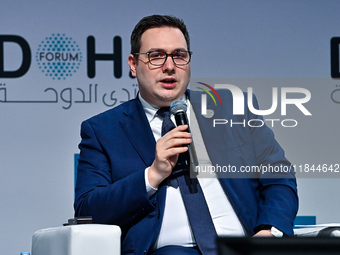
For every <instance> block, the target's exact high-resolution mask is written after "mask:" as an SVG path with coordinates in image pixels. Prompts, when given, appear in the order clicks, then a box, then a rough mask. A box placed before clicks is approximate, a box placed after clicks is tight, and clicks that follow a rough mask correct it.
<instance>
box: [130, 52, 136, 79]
mask: <svg viewBox="0 0 340 255" xmlns="http://www.w3.org/2000/svg"><path fill="white" fill-rule="evenodd" d="M128 63H129V66H130V70H131V74H132V76H133V77H136V76H137V73H136V65H137V60H136V58H135V56H134V55H132V54H130V55H129V58H128Z"/></svg>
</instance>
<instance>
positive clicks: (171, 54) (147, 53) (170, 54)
mask: <svg viewBox="0 0 340 255" xmlns="http://www.w3.org/2000/svg"><path fill="white" fill-rule="evenodd" d="M154 52H161V53H164V54H165V59H164V62H163V64H161V65H156V64H152V62H151V60H150V54H151V53H154ZM176 52H187V53H189V60H188V62H187V63H185V64H176V62H175V60H174V54H175V53H169V54H168V53H166V52H164V51H162V50H153V51H148V52H138V53H133V55H141V54H146V55H148V59H149V63H150V64H151V65H153V66H163V65H164V64H165V62H166V61H167V60H168V56H171V59H172V62H173V63H174V64H175V65H176V66H186V65H188V64H189V63H190V61H191V55H192V54H193V52H192V51H189V50H178V51H176Z"/></svg>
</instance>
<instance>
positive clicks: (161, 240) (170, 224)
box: [139, 94, 245, 249]
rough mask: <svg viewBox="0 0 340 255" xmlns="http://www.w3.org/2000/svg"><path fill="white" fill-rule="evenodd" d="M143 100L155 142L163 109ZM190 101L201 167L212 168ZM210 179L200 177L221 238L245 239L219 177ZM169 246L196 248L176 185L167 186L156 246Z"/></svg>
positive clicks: (150, 191)
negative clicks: (242, 237)
mask: <svg viewBox="0 0 340 255" xmlns="http://www.w3.org/2000/svg"><path fill="white" fill-rule="evenodd" d="M139 99H140V101H141V103H142V106H143V108H144V111H145V114H146V116H147V119H148V120H149V123H150V127H151V130H152V133H153V135H154V137H155V140H156V141H157V140H158V139H159V138H160V137H161V129H162V119H161V118H160V117H158V116H157V114H156V112H157V110H158V109H159V107H156V106H153V105H151V104H149V103H148V102H146V101H145V100H144V99H143V98H142V97H141V96H140V94H139ZM182 99H183V100H186V99H185V96H183V98H182ZM186 101H187V105H188V111H187V116H188V120H189V122H190V129H191V132H192V137H193V140H194V144H195V149H196V153H197V157H198V161H199V165H207V166H208V165H211V162H210V159H209V156H208V153H207V152H206V149H205V146H204V143H203V139H202V136H201V133H200V131H199V126H198V124H197V120H196V117H195V116H194V115H195V114H194V112H193V111H190V110H189V109H191V107H190V102H189V100H186ZM190 116H191V118H190ZM171 118H172V120H173V121H174V118H173V116H171ZM174 123H175V122H174ZM148 170H149V168H146V169H145V184H146V189H147V192H148V194H149V196H152V195H153V194H154V193H156V192H157V189H156V188H153V187H151V185H150V183H149V181H148ZM209 177H210V178H200V175H198V180H199V182H200V185H201V187H202V190H203V194H204V196H205V199H206V201H207V204H208V208H209V211H210V214H211V217H212V220H213V223H214V226H215V229H216V232H217V235H219V236H223V235H228V236H244V235H245V233H244V230H243V227H242V225H241V222H240V221H239V219H238V217H237V216H236V214H235V211H234V209H233V208H232V206H231V204H230V202H229V200H228V197H227V196H226V194H225V192H224V190H223V189H222V186H221V184H220V182H219V180H218V179H217V178H215V177H216V176H214V177H213V178H212V176H211V175H209ZM167 245H181V246H186V247H191V246H194V245H196V243H195V238H194V236H193V233H192V230H191V227H190V223H189V219H188V216H187V213H186V210H185V207H184V202H183V199H182V196H181V193H180V190H179V188H174V187H172V186H168V187H167V194H166V200H165V209H164V216H163V221H162V226H161V230H160V233H159V236H158V239H157V242H156V244H155V249H158V248H160V247H163V246H167Z"/></svg>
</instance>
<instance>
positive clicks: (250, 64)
mask: <svg viewBox="0 0 340 255" xmlns="http://www.w3.org/2000/svg"><path fill="white" fill-rule="evenodd" d="M339 10H340V2H339V1H336V0H334V1H331V0H329V1H321V0H320V1H316V0H308V1H307V0H305V1H293V0H288V1H287V0H285V1H284V0H282V1H280V0H278V1H265V0H262V1H246V0H242V1H236V0H235V1H209V3H208V2H206V1H201V2H198V1H193V0H188V1H177V0H175V1H171V2H163V1H124V2H122V1H113V0H110V1H109V0H96V1H89V0H87V1H78V0H74V1H66V0H61V1H58V2H53V1H41V0H40V1H39V0H35V1H23V0H11V1H3V2H2V3H1V8H0V44H2V45H3V51H0V67H1V61H3V68H0V74H1V75H0V119H1V120H0V132H1V134H2V137H1V143H0V171H1V178H0V203H1V209H0V252H1V254H6V255H7V254H8V255H9V254H19V253H20V252H21V251H29V250H30V245H31V236H32V234H33V232H34V231H36V230H38V229H40V228H46V227H51V226H60V225H61V224H62V223H64V222H66V221H67V219H68V218H71V217H73V194H74V193H73V188H74V176H73V171H74V160H73V156H74V154H75V153H78V148H77V145H78V143H79V141H80V137H79V127H80V123H81V121H83V120H85V119H87V118H89V117H91V116H93V115H95V114H97V113H99V112H102V111H104V110H107V109H109V108H110V107H108V106H106V104H107V105H113V104H114V103H115V104H114V106H116V105H118V104H119V103H121V102H123V101H126V100H128V99H130V98H132V97H134V95H135V93H136V91H137V87H136V81H135V80H134V79H131V78H130V77H129V69H128V65H127V57H128V54H129V47H130V45H129V37H130V33H131V31H132V29H133V27H134V25H135V24H136V23H137V22H138V20H139V19H140V18H141V17H143V16H146V15H150V14H154V13H160V14H173V15H176V16H178V17H180V18H183V19H184V20H185V22H186V24H187V26H188V29H189V32H190V35H191V42H192V43H191V49H192V51H193V52H194V54H193V57H192V77H194V78H199V79H202V80H203V79H205V78H275V81H277V79H276V78H284V79H283V80H285V81H288V80H286V78H303V79H302V81H301V82H302V84H303V87H305V88H307V89H308V90H310V91H311V94H312V99H311V100H310V102H308V104H306V107H307V109H308V110H309V111H310V112H311V113H312V114H313V115H312V116H309V117H306V116H303V115H302V114H301V113H300V115H299V113H296V114H297V115H292V116H293V117H294V118H296V119H297V121H298V122H299V125H298V126H297V127H295V128H289V129H287V128H280V127H277V128H276V127H274V128H273V129H274V132H275V134H276V137H277V139H278V141H279V142H280V143H281V145H282V146H283V147H284V149H285V150H286V154H287V157H288V158H289V159H290V160H291V161H292V162H293V164H328V165H330V164H339V163H340V160H339V157H338V152H339V149H338V144H339V136H338V134H337V127H338V125H339V124H340V121H339V113H338V112H339V109H340V104H339V103H340V96H339V94H338V93H339V91H337V92H335V93H334V94H333V99H334V100H335V101H333V100H332V99H331V94H332V92H333V91H335V90H337V89H338V86H340V82H339V81H338V80H337V79H332V78H331V75H330V40H331V38H332V37H340V31H339V24H340V16H339V14H338V11H339ZM8 35H14V38H15V39H17V38H18V37H20V38H22V39H23V40H24V42H23V43H21V44H18V43H16V42H11V40H12V39H13V37H8ZM89 36H93V37H94V39H95V52H96V53H105V54H112V53H113V39H114V37H116V36H117V37H119V38H121V41H122V46H121V54H122V64H121V66H120V67H121V70H122V73H121V77H119V74H118V75H117V74H116V76H117V77H115V76H114V75H113V65H114V64H115V65H116V66H118V65H119V61H118V60H115V62H114V64H113V62H112V61H96V64H95V65H96V74H95V76H94V77H93V78H89V77H88V68H87V64H88V59H87V57H88V52H87V51H88V48H89V44H88V42H87V40H88V37H89ZM55 38H56V39H55ZM119 38H118V39H119ZM9 39H11V40H9ZM52 41H54V42H52ZM58 41H59V42H58ZM23 44H24V45H25V46H26V47H27V45H28V46H29V49H30V50H29V51H30V52H31V57H30V58H27V56H25V59H23V57H22V51H21V47H24V46H23ZM20 45H21V46H20ZM62 49H65V50H64V51H62ZM68 49H70V50H68ZM73 49H74V50H73ZM118 49H119V46H118ZM53 50H55V51H53ZM49 52H50V54H48V53H49ZM55 52H63V53H65V54H64V55H63V57H64V61H61V62H62V63H64V65H63V66H62V68H61V66H58V64H55V65H53V62H55V61H54V60H55V58H56V57H58V56H56V55H55V54H54V53H55ZM118 52H120V51H119V50H117V53H116V52H115V57H116V58H119V55H118ZM52 53H53V54H52ZM66 53H69V54H68V55H66ZM41 54H43V55H41ZM70 54H72V56H71V55H70ZM66 56H67V57H66ZM52 57H53V58H54V59H52ZM59 57H60V58H61V56H59ZM25 61H28V62H29V63H30V66H29V68H28V70H25V68H24V67H23V69H22V70H23V71H22V72H21V74H20V72H15V71H17V70H18V69H19V71H20V66H21V64H22V63H23V62H25ZM72 67H73V68H72ZM1 69H2V70H1ZM26 69H27V68H26ZM118 69H119V66H118ZM64 70H65V72H63V71H64ZM11 71H14V74H15V75H17V76H20V77H16V78H8V77H5V76H6V75H7V74H9V73H10V72H11ZM47 71H49V72H47ZM53 71H54V73H53ZM58 71H59V73H58ZM69 71H71V72H69ZM118 71H119V70H118ZM18 73H19V74H20V75H18ZM46 74H47V75H46ZM50 74H52V75H53V76H49V75H50ZM55 74H57V76H55ZM61 74H63V76H61ZM66 74H68V76H66ZM71 74H72V76H71ZM53 77H54V79H53ZM58 78H60V79H58ZM64 78H65V79H64ZM91 84H92V85H91ZM266 84H267V83H266ZM250 86H252V87H253V88H254V93H255V94H256V95H257V97H258V99H259V101H260V106H261V105H263V106H264V108H266V106H268V105H269V103H270V102H268V95H269V96H270V95H271V94H270V92H269V93H268V91H271V87H272V86H269V85H267V86H261V85H258V86H257V85H256V86H255V85H254V86H253V85H252V84H249V85H245V86H244V87H242V88H243V89H244V88H246V87H250ZM273 86H275V84H273ZM283 86H285V87H287V86H288V85H283ZM291 86H294V85H291ZM111 96H112V97H111ZM103 100H104V101H103ZM273 116H275V115H273ZM276 116H277V115H276ZM292 116H290V117H291V118H293V117H292ZM287 118H288V116H287ZM336 176H337V175H334V176H332V178H302V179H298V184H299V195H300V210H299V215H315V216H316V217H317V222H318V223H326V222H340V219H339V210H340V203H339V198H338V195H337V194H339V193H340V185H338V183H339V180H340V179H338V178H334V177H336ZM338 177H339V176H338Z"/></svg>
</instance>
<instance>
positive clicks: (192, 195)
mask: <svg viewBox="0 0 340 255" xmlns="http://www.w3.org/2000/svg"><path fill="white" fill-rule="evenodd" d="M157 114H158V115H159V116H161V117H162V118H163V124H162V136H163V135H164V134H166V133H167V132H169V131H170V130H172V129H174V128H175V124H174V123H173V122H172V120H171V119H170V112H169V107H163V108H161V109H159V110H158V111H157ZM179 168H181V169H179ZM189 169H190V168H189V166H188V164H187V163H186V161H185V158H184V157H183V155H179V158H178V162H177V165H176V167H175V168H174V170H175V171H174V170H173V176H176V179H177V181H178V185H179V187H180V191H181V194H182V198H183V201H184V205H185V209H186V211H187V214H188V218H189V222H190V225H191V229H192V231H193V233H194V237H195V240H196V244H197V246H198V247H199V249H200V251H201V252H202V254H203V255H216V254H217V248H216V238H217V234H216V230H215V227H214V224H213V221H212V219H211V215H210V212H209V208H208V205H207V203H206V201H205V198H204V194H203V191H202V189H201V186H200V184H199V182H198V180H197V178H190V175H189ZM181 170H182V171H181ZM173 176H170V177H169V179H173Z"/></svg>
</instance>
